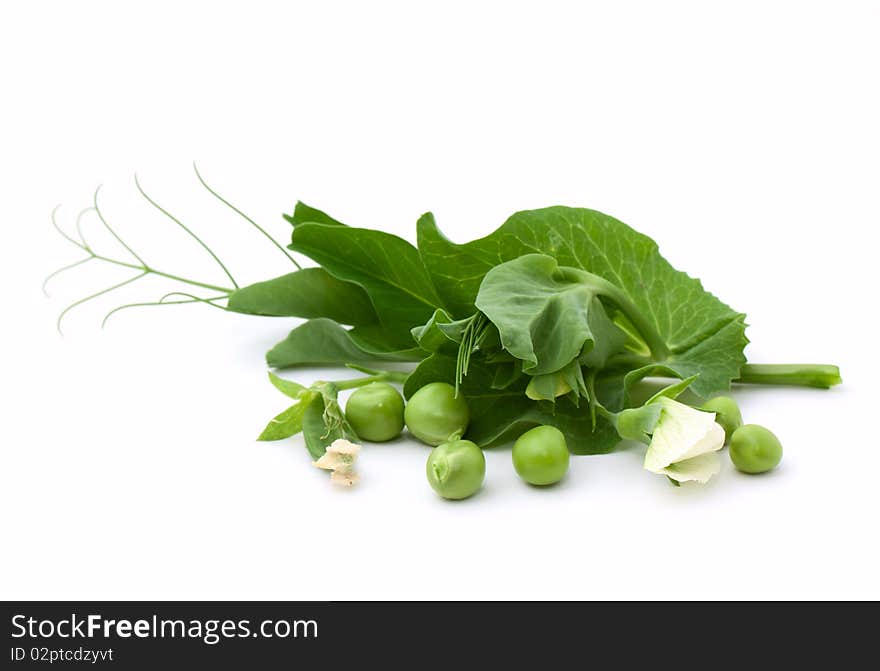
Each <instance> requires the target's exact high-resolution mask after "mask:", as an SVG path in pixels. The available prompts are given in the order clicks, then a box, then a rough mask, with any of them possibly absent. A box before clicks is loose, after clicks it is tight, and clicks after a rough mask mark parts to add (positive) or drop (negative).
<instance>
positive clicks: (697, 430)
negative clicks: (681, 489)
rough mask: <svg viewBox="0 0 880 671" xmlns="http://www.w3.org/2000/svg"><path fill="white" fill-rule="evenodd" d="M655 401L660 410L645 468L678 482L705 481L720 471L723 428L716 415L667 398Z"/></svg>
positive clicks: (646, 456)
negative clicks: (719, 451) (716, 419)
mask: <svg viewBox="0 0 880 671" xmlns="http://www.w3.org/2000/svg"><path fill="white" fill-rule="evenodd" d="M657 402H658V403H659V404H660V405H661V407H662V410H661V412H660V421H659V422H658V423H657V426H656V427H654V432H653V434H652V436H651V443H650V445H649V446H648V452H647V454H646V455H645V468H646V469H648V470H649V471H651V472H652V473H660V474H662V475H667V476H669V477H670V478H672V479H673V480H675V481H677V482H687V481H690V480H693V481H696V482H706V481H707V480H709V478H711V477H712V476H713V475H715V474H716V473H718V471H719V470H721V462H720V459H719V457H718V450H720V449H721V448H722V447H724V429H722V428H721V426H720V425H719V424H718V423H717V422H716V421H715V413H713V412H703V411H702V410H695V409H694V408H691V407H690V406H687V405H685V404H684V403H679V402H678V401H673V400H672V399H670V398H660V399H658V400H657Z"/></svg>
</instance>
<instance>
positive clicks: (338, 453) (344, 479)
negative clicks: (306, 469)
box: [312, 438, 361, 487]
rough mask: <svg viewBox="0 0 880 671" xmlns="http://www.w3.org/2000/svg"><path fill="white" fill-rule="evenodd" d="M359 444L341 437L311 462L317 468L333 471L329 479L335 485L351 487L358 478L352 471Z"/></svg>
mask: <svg viewBox="0 0 880 671" xmlns="http://www.w3.org/2000/svg"><path fill="white" fill-rule="evenodd" d="M360 451H361V446H360V445H358V444H356V443H352V442H350V441H348V440H345V439H343V438H339V439H337V440H334V441H333V442H332V443H331V444H330V446H329V447H328V448H327V450H326V452H324V454H322V455H321V458H320V459H318V460H317V461H314V462H312V463H313V464H314V465H315V466H317V467H318V468H323V469H325V470H328V471H333V472H332V473H331V474H330V481H331V482H333V483H334V484H337V485H343V486H345V487H351V486H352V485H355V484H357V481H358V480H359V478H358V476H357V474H356V473H355V472H354V463H355V460H356V459H357V455H358V452H360Z"/></svg>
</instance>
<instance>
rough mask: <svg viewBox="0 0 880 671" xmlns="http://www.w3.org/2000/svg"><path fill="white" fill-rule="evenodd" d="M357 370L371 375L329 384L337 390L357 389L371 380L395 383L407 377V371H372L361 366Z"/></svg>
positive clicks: (401, 382) (399, 382)
mask: <svg viewBox="0 0 880 671" xmlns="http://www.w3.org/2000/svg"><path fill="white" fill-rule="evenodd" d="M350 368H354V366H350ZM357 370H363V371H366V372H371V373H372V375H367V376H365V377H358V378H355V379H352V380H338V381H336V382H332V383H330V384H332V385H333V386H334V387H336V389H337V390H339V391H345V390H346V389H357V388H358V387H365V386H366V385H368V384H370V383H371V382H395V383H397V384H403V383H404V382H406V378H407V377H409V373H400V372H397V371H393V370H376V371H374V370H371V369H363V368H357Z"/></svg>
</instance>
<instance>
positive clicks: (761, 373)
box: [735, 363, 842, 389]
mask: <svg viewBox="0 0 880 671" xmlns="http://www.w3.org/2000/svg"><path fill="white" fill-rule="evenodd" d="M841 381H842V380H841V378H840V369H839V368H838V367H837V366H832V365H829V364H809V363H782V364H771V363H747V364H745V365H744V366H743V367H742V369H741V370H740V373H739V379H738V380H735V382H740V383H742V384H781V385H789V386H795V387H816V388H818V389H830V388H831V387H833V386H834V385H836V384H840V383H841Z"/></svg>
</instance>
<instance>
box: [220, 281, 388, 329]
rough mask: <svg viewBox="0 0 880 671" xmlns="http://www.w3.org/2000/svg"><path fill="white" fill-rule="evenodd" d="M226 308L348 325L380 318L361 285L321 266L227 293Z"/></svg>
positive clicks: (372, 321)
mask: <svg viewBox="0 0 880 671" xmlns="http://www.w3.org/2000/svg"><path fill="white" fill-rule="evenodd" d="M227 308H228V309H230V310H232V311H234V312H242V313H245V314H251V315H264V316H270V317H304V318H307V319H310V318H313V317H326V318H327V319H332V320H334V321H337V322H339V323H340V324H351V325H360V324H375V323H377V322H378V321H379V318H378V316H377V315H376V311H375V310H374V309H373V305H372V303H370V297H369V296H367V294H366V292H365V291H364V290H363V289H361V287H359V286H358V285H357V284H352V283H351V282H343V281H341V280H338V279H336V278H335V277H333V275H331V274H330V273H328V272H327V271H326V270H324V269H323V268H304V269H303V270H299V271H297V272H295V273H288V274H287V275H282V276H281V277H276V278H275V279H272V280H268V281H265V282H257V283H256V284H251V285H250V286H247V287H243V288H241V289H239V290H237V291H234V292H233V293H232V294H231V295H230V296H229V303H228V304H227Z"/></svg>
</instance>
